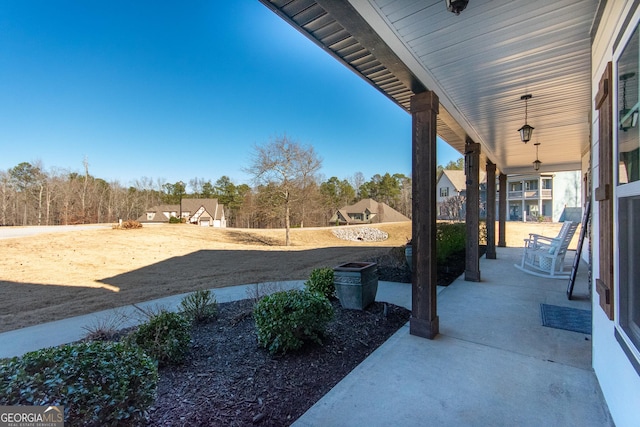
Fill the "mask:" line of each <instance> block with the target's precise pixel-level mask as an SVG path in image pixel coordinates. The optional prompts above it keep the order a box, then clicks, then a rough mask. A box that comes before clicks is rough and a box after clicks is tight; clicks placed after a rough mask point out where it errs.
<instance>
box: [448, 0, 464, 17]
mask: <svg viewBox="0 0 640 427" xmlns="http://www.w3.org/2000/svg"><path fill="white" fill-rule="evenodd" d="M444 2H445V3H446V4H447V10H448V11H449V12H453V13H455V14H456V15H460V12H462V11H463V10H464V9H465V8H466V7H467V3H469V0H444Z"/></svg>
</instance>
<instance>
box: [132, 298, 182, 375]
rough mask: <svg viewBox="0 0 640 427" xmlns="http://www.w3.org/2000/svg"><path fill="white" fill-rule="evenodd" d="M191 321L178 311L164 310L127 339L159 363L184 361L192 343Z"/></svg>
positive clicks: (171, 363)
mask: <svg viewBox="0 0 640 427" xmlns="http://www.w3.org/2000/svg"><path fill="white" fill-rule="evenodd" d="M190 331H191V323H190V322H189V320H188V319H187V318H185V317H184V316H181V315H180V314H178V313H172V312H169V311H166V310H162V311H160V312H159V313H157V314H154V315H152V316H151V317H150V318H149V320H148V321H147V322H145V323H143V324H141V325H140V326H139V327H138V329H136V330H135V331H134V332H132V333H131V335H130V336H129V337H128V338H127V341H128V342H129V343H131V344H134V345H137V346H139V347H140V348H142V349H143V350H144V352H145V353H147V354H148V355H149V356H151V357H152V358H154V359H155V360H156V361H157V362H158V365H160V366H165V365H174V364H179V363H182V361H183V360H184V358H185V356H186V355H187V353H188V352H189V346H190V344H191V334H190Z"/></svg>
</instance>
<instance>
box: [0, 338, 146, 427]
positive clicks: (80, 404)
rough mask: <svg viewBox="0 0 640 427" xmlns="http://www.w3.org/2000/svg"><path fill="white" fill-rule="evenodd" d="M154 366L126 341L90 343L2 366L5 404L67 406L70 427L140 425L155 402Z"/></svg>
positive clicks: (0, 402) (42, 352) (32, 355)
mask: <svg viewBox="0 0 640 427" xmlns="http://www.w3.org/2000/svg"><path fill="white" fill-rule="evenodd" d="M157 382H158V370H157V368H156V365H155V362H154V361H153V360H152V359H151V358H150V357H149V356H147V355H146V354H144V353H143V352H142V350H140V349H139V348H136V347H130V346H127V345H125V344H123V343H112V342H111V343H109V342H100V341H95V342H90V343H80V344H69V345H65V346H61V347H52V348H46V349H44V350H39V351H34V352H31V353H27V354H25V355H24V356H22V357H20V358H18V357H14V358H13V359H10V360H6V361H3V362H2V364H0V405H64V407H65V423H66V425H73V426H80V425H92V426H96V425H99V426H122V425H139V424H141V423H142V422H143V421H144V416H145V411H146V409H147V408H148V407H149V406H150V405H151V404H152V403H153V401H154V399H155V394H156V386H157Z"/></svg>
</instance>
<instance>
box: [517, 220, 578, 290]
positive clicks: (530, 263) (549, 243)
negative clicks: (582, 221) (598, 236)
mask: <svg viewBox="0 0 640 427" xmlns="http://www.w3.org/2000/svg"><path fill="white" fill-rule="evenodd" d="M577 228H578V223H577V222H572V221H566V222H565V223H564V224H562V228H561V229H560V232H559V233H558V235H557V236H556V237H546V236H542V235H539V234H533V233H532V234H529V238H528V239H524V252H523V253H522V261H521V263H520V264H514V266H515V267H516V268H518V269H519V270H522V271H524V272H525V273H529V274H533V275H534V276H539V277H547V278H551V279H568V278H569V274H570V273H571V272H570V271H566V270H565V269H564V256H565V254H566V253H567V248H568V247H569V243H571V239H572V238H573V235H574V234H575V232H576V229H577Z"/></svg>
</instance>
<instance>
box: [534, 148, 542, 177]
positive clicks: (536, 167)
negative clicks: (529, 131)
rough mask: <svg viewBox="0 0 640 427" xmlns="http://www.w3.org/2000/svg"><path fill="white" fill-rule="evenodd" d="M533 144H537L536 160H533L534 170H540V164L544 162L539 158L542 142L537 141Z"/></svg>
mask: <svg viewBox="0 0 640 427" xmlns="http://www.w3.org/2000/svg"><path fill="white" fill-rule="evenodd" d="M533 145H535V146H536V160H535V161H534V162H533V170H535V171H539V170H540V165H541V164H542V162H541V161H540V160H538V146H539V145H540V143H539V142H536V143H535V144H533Z"/></svg>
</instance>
